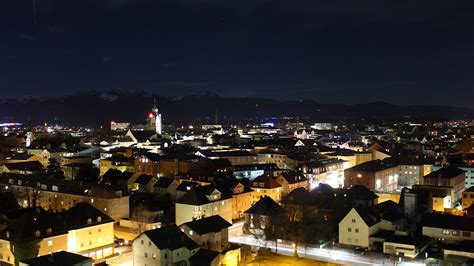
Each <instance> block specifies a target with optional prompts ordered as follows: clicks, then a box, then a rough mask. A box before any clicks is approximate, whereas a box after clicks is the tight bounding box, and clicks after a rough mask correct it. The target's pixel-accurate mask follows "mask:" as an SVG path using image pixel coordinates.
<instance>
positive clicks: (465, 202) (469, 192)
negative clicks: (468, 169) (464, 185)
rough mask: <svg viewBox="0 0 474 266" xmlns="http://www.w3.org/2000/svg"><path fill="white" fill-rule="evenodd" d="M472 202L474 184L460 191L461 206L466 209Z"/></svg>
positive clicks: (473, 199)
mask: <svg viewBox="0 0 474 266" xmlns="http://www.w3.org/2000/svg"><path fill="white" fill-rule="evenodd" d="M472 203H474V186H472V187H470V188H468V189H466V190H464V191H463V192H462V208H463V209H466V208H468V207H470V206H471V205H472Z"/></svg>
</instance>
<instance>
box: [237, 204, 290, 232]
mask: <svg viewBox="0 0 474 266" xmlns="http://www.w3.org/2000/svg"><path fill="white" fill-rule="evenodd" d="M281 219H285V210H284V209H283V207H281V206H280V205H279V204H278V203H276V202H275V201H274V200H273V199H272V198H271V197H268V196H262V197H261V198H260V199H259V200H258V201H257V202H256V203H255V204H254V205H253V206H252V207H250V209H248V210H246V211H245V223H244V226H243V232H244V233H249V234H252V235H255V236H258V237H259V238H263V239H265V238H266V237H267V236H270V235H273V233H274V232H275V229H276V228H275V226H274V224H275V223H276V221H277V220H281Z"/></svg>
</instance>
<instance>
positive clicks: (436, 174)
mask: <svg viewBox="0 0 474 266" xmlns="http://www.w3.org/2000/svg"><path fill="white" fill-rule="evenodd" d="M463 173H464V170H462V169H459V168H457V167H456V166H452V165H449V166H446V167H443V168H441V169H439V170H436V171H433V172H431V173H429V174H427V175H425V176H424V178H442V179H444V178H454V177H456V176H458V175H461V174H463Z"/></svg>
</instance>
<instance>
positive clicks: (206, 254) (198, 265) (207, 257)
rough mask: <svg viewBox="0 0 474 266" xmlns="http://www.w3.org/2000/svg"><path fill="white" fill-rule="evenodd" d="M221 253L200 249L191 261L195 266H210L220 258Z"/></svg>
mask: <svg viewBox="0 0 474 266" xmlns="http://www.w3.org/2000/svg"><path fill="white" fill-rule="evenodd" d="M219 254H220V253H219V252H217V251H213V250H209V249H202V248H201V249H199V250H198V251H197V252H196V253H195V254H194V255H193V256H192V257H191V258H189V261H190V262H191V265H193V266H208V265H211V264H212V262H213V261H214V260H215V259H216V258H217V256H219Z"/></svg>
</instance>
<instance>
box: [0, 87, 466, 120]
mask: <svg viewBox="0 0 474 266" xmlns="http://www.w3.org/2000/svg"><path fill="white" fill-rule="evenodd" d="M154 99H155V100H156V104H157V106H158V109H159V111H160V113H162V115H163V122H164V123H165V124H171V123H177V124H184V123H194V122H197V123H214V122H215V119H216V117H217V121H218V123H231V122H232V123H234V122H242V121H246V122H250V121H261V120H264V119H271V118H281V117H294V118H297V117H298V118H299V119H305V120H310V121H334V120H360V119H388V120H422V119H437V120H448V119H474V110H473V109H470V108H465V107H453V106H431V105H416V106H397V105H392V104H388V103H385V102H373V103H367V104H357V105H347V104H322V103H318V102H316V101H313V100H299V101H298V100H288V101H280V100H274V99H263V98H238V97H221V96H219V95H217V94H215V93H212V92H207V91H203V92H199V93H196V94H193V95H187V96H183V97H160V96H159V95H153V94H151V93H148V92H146V91H142V90H107V91H95V90H88V91H81V92H78V93H75V94H72V95H68V96H64V97H59V98H45V97H42V98H32V97H31V98H14V99H12V98H10V99H3V100H0V119H2V121H3V122H6V121H8V122H22V123H29V124H37V123H44V122H48V123H66V124H76V125H98V124H105V123H109V122H110V121H118V122H121V121H128V122H132V123H144V122H145V119H146V117H147V114H148V113H149V112H150V110H151V108H152V106H153V100H154Z"/></svg>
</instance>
